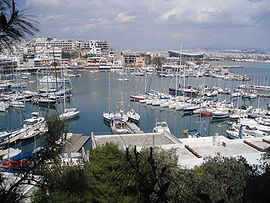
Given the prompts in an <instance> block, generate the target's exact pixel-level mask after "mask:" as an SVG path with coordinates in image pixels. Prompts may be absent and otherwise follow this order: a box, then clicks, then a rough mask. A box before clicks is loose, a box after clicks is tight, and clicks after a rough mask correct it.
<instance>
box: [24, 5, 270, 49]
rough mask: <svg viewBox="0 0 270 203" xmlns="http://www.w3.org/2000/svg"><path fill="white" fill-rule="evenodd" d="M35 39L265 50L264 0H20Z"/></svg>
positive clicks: (269, 30)
mask: <svg viewBox="0 0 270 203" xmlns="http://www.w3.org/2000/svg"><path fill="white" fill-rule="evenodd" d="M22 6H24V7H29V6H30V7H31V9H32V10H34V14H35V15H36V20H38V21H39V22H40V32H39V33H38V35H37V36H38V37H43V36H53V37H57V38H59V39H81V40H90V39H101V40H107V41H108V42H109V43H110V45H111V46H112V47H114V48H118V49H131V50H146V51H154V50H168V49H180V46H181V43H182V44H183V48H186V49H187V48H227V49H232V48H259V49H266V50H269V49H270V20H269V19H270V0H24V2H23V4H22Z"/></svg>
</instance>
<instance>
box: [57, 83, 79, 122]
mask: <svg viewBox="0 0 270 203" xmlns="http://www.w3.org/2000/svg"><path fill="white" fill-rule="evenodd" d="M65 90H66V85H65V82H64V111H63V113H62V114H60V115H59V118H60V119H61V120H69V119H72V118H75V117H77V116H79V114H80V111H79V110H77V109H76V108H68V109H67V108H66V91H65Z"/></svg>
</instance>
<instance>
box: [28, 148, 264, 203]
mask: <svg viewBox="0 0 270 203" xmlns="http://www.w3.org/2000/svg"><path fill="white" fill-rule="evenodd" d="M267 166H268V167H269V164H268V165H267ZM251 169H252V168H251V167H250V166H249V165H248V164H247V163H246V161H245V160H244V159H243V158H238V159H236V158H226V157H221V156H216V157H213V158H207V159H206V160H205V162H204V163H203V164H202V165H200V166H198V167H195V168H193V169H183V168H181V167H179V166H177V156H176V153H175V150H169V151H164V150H162V149H160V148H145V149H142V150H141V151H140V152H138V151H137V149H136V147H135V148H131V149H127V150H126V152H125V151H122V150H119V149H118V147H117V146H116V145H114V144H111V143H110V144H108V143H107V144H106V145H105V146H104V147H98V148H96V149H94V150H92V151H91V153H90V161H89V162H88V163H86V164H85V165H84V167H83V168H79V167H63V166H61V165H60V164H57V163H55V164H53V165H50V167H47V169H46V171H45V172H44V173H43V182H44V183H46V184H44V186H43V188H42V189H40V190H37V191H36V192H35V194H34V196H33V199H32V202H104V203H105V202H248V201H249V200H252V201H256V200H260V201H259V202H267V201H265V199H264V198H262V197H265V196H262V195H263V194H262V193H260V192H261V191H264V194H267V193H266V192H267V190H269V186H267V184H268V185H269V173H268V172H269V170H264V172H263V173H261V174H259V173H257V171H256V169H253V170H251ZM254 171H255V172H254ZM253 183H255V184H256V185H257V186H258V188H257V190H256V189H255V188H254V187H255V185H254V184H253ZM253 189H254V190H255V194H254V195H248V194H247V192H248V193H251V194H253V193H252V190H253ZM259 195H261V196H259Z"/></svg>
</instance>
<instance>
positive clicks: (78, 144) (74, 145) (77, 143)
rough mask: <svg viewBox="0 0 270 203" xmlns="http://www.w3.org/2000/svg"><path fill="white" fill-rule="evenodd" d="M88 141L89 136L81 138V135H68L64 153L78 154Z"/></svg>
mask: <svg viewBox="0 0 270 203" xmlns="http://www.w3.org/2000/svg"><path fill="white" fill-rule="evenodd" d="M89 139H90V137H89V136H83V134H74V133H68V136H67V141H66V144H65V147H64V152H66V153H73V152H79V151H80V150H81V149H82V147H83V146H84V145H85V143H86V142H87V141H88V140H89Z"/></svg>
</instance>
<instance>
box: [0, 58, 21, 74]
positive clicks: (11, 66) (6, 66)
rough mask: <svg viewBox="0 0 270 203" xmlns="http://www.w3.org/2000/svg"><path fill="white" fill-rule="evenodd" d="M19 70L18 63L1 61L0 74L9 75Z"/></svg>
mask: <svg viewBox="0 0 270 203" xmlns="http://www.w3.org/2000/svg"><path fill="white" fill-rule="evenodd" d="M16 68H17V62H16V61H11V60H4V59H3V60H0V73H2V74H9V73H12V72H14V70H15V69H16Z"/></svg>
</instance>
